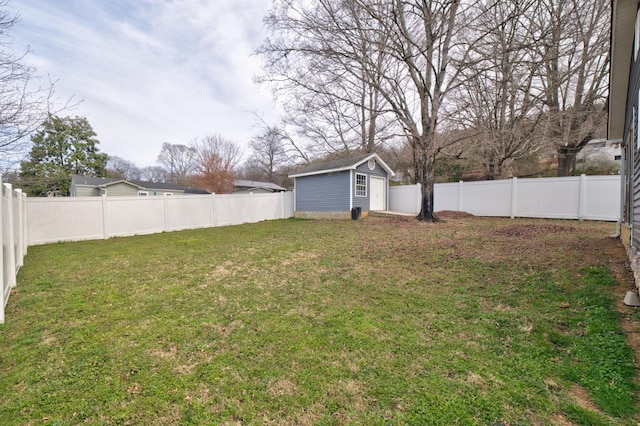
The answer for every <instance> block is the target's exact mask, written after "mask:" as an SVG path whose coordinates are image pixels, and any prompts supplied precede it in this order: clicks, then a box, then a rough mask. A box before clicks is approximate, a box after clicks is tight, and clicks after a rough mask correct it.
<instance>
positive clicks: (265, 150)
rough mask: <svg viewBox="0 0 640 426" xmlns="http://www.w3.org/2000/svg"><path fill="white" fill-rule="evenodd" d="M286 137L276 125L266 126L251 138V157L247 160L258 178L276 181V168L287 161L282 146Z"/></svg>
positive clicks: (279, 167)
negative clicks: (260, 132)
mask: <svg viewBox="0 0 640 426" xmlns="http://www.w3.org/2000/svg"><path fill="white" fill-rule="evenodd" d="M285 142H286V138H285V137H284V135H283V134H282V132H281V131H280V129H278V128H277V127H273V126H271V127H267V128H265V129H264V132H263V133H262V134H260V135H257V136H255V137H253V138H252V139H251V141H250V142H249V147H250V148H251V157H250V158H249V161H248V162H247V163H248V165H251V167H252V168H254V169H255V172H256V175H257V176H259V178H258V180H266V181H267V182H274V183H275V182H276V180H279V179H276V178H277V177H279V176H278V170H279V169H281V168H282V166H284V165H285V164H286V162H287V156H286V152H285V148H284V144H285Z"/></svg>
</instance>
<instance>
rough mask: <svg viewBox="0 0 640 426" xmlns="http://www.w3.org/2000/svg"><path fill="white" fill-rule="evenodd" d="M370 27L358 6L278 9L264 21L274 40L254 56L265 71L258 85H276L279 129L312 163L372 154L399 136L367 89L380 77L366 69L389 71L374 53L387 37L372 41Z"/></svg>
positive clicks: (294, 4)
mask: <svg viewBox="0 0 640 426" xmlns="http://www.w3.org/2000/svg"><path fill="white" fill-rule="evenodd" d="M370 20H371V18H370V17H369V16H368V15H367V14H366V11H364V10H363V9H362V8H361V7H359V5H358V4H357V3H355V2H349V1H347V2H342V3H340V2H336V1H331V0H321V1H319V2H317V3H314V4H310V3H305V2H303V1H287V0H282V1H277V2H275V3H274V7H273V9H272V10H271V12H270V14H269V15H268V16H267V18H266V20H265V21H266V24H267V27H268V28H269V29H270V30H271V33H272V35H273V38H269V39H268V40H267V41H266V42H265V43H264V45H263V46H262V47H261V48H260V49H259V50H258V53H261V54H262V55H263V57H264V58H265V71H266V73H265V75H263V76H261V77H260V78H259V79H258V80H259V81H261V82H265V81H269V82H276V84H275V86H274V87H275V90H276V93H278V94H280V95H284V96H285V97H286V99H285V101H284V108H285V111H286V117H285V119H284V122H285V123H286V125H288V126H290V127H293V128H294V129H295V136H296V139H302V140H305V141H307V143H306V144H305V145H304V146H303V147H302V149H303V150H305V151H307V152H308V153H310V154H311V155H312V156H324V155H325V154H327V153H328V154H335V153H339V152H347V153H348V152H351V151H357V152H373V151H375V150H376V148H377V147H379V146H380V145H381V144H382V143H383V142H384V141H385V140H387V139H389V138H390V137H393V135H394V134H395V133H394V131H395V132H397V130H398V127H397V126H396V125H395V124H396V122H395V121H393V120H391V116H390V115H388V114H385V112H388V111H385V100H384V97H383V96H381V94H380V93H379V91H378V89H377V88H376V87H375V86H374V85H373V84H372V83H371V82H370V79H371V78H373V77H374V76H377V75H380V74H381V73H380V72H379V71H378V72H375V73H373V72H372V73H368V75H366V74H367V70H366V69H365V67H368V66H374V67H377V68H378V70H381V69H382V68H384V67H385V66H386V64H387V63H388V61H387V60H386V56H385V51H384V50H379V49H377V48H376V46H375V45H374V44H376V45H383V44H384V40H383V39H381V38H380V37H384V36H385V34H383V33H378V34H377V35H378V36H379V37H378V38H375V39H373V38H372V37H374V36H375V35H376V34H375V33H372V32H368V29H367V27H368V24H367V21H370ZM346 28H349V29H350V30H349V31H338V32H336V29H346ZM365 32H368V34H365ZM365 56H375V58H370V59H369V60H367V61H363V60H362V58H364V57H365ZM296 146H297V148H298V150H302V149H300V148H301V147H300V145H299V142H296Z"/></svg>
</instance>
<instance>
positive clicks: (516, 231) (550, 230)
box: [493, 224, 575, 238]
mask: <svg viewBox="0 0 640 426" xmlns="http://www.w3.org/2000/svg"><path fill="white" fill-rule="evenodd" d="M574 230H575V229H574V228H573V227H570V226H563V225H537V224H523V225H511V226H505V227H504V228H499V229H496V230H495V231H493V234H494V235H499V236H506V237H524V238H529V237H536V236H539V235H549V234H561V233H565V232H571V231H574Z"/></svg>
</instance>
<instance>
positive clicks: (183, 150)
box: [158, 142, 196, 185]
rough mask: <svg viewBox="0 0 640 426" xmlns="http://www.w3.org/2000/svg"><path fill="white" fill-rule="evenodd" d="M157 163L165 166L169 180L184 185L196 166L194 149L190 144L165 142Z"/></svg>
mask: <svg viewBox="0 0 640 426" xmlns="http://www.w3.org/2000/svg"><path fill="white" fill-rule="evenodd" d="M158 163H160V164H162V165H163V166H164V167H165V169H166V171H167V175H168V178H167V179H168V181H169V182H173V183H177V184H179V185H186V184H187V183H188V181H189V178H190V177H191V175H192V174H193V172H194V169H195V166H196V151H195V149H194V147H192V146H187V145H182V144H172V143H168V142H165V143H163V144H162V149H161V150H160V154H159V155H158Z"/></svg>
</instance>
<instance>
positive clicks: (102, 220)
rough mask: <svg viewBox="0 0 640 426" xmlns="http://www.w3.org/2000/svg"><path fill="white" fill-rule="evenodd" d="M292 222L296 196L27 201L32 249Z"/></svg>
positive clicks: (215, 195)
mask: <svg viewBox="0 0 640 426" xmlns="http://www.w3.org/2000/svg"><path fill="white" fill-rule="evenodd" d="M289 217H293V193H292V192H280V193H277V194H251V193H250V194H224V195H217V194H212V195H180V196H173V197H167V196H165V197H107V196H102V197H64V198H29V199H28V200H27V221H28V223H29V241H28V242H29V245H37V244H47V243H53V242H58V241H80V240H95V239H103V238H109V237H119V236H127V235H138V234H153V233H156V232H164V231H178V230H182V229H195V228H209V227H216V226H226V225H239V224H242V223H252V222H260V221H263V220H271V219H285V218H289Z"/></svg>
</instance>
